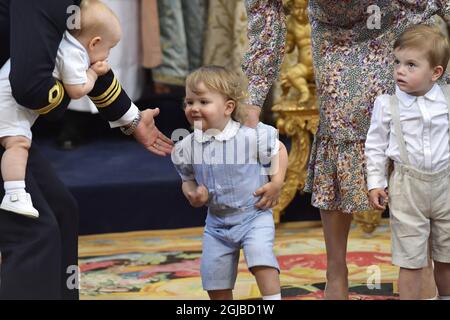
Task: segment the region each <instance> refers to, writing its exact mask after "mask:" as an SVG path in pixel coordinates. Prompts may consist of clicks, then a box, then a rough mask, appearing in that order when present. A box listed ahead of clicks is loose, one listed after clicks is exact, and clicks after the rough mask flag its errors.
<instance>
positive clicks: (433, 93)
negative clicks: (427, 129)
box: [395, 83, 445, 108]
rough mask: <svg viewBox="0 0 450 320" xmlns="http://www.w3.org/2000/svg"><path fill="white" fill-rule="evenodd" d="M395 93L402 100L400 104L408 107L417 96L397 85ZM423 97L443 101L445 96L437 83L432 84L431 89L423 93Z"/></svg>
mask: <svg viewBox="0 0 450 320" xmlns="http://www.w3.org/2000/svg"><path fill="white" fill-rule="evenodd" d="M395 95H396V96H397V98H398V99H399V100H400V101H401V102H402V104H403V105H404V106H405V107H408V108H409V107H410V106H411V105H412V104H413V103H414V102H415V101H416V100H417V98H418V97H417V96H413V95H410V94H408V93H406V92H404V91H402V90H400V88H399V87H398V86H395ZM423 97H424V98H426V99H428V100H430V101H433V102H444V103H445V97H444V93H443V92H442V89H441V88H440V87H439V85H438V84H436V83H435V84H434V85H433V87H431V89H430V90H429V91H428V92H427V93H425V94H424V95H423Z"/></svg>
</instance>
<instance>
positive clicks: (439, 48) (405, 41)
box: [394, 24, 450, 72]
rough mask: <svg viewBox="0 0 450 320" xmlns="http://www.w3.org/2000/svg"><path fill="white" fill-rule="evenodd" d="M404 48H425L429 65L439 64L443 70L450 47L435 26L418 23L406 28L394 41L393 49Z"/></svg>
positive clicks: (449, 54)
mask: <svg viewBox="0 0 450 320" xmlns="http://www.w3.org/2000/svg"><path fill="white" fill-rule="evenodd" d="M405 48H414V49H419V50H422V49H425V50H426V57H427V60H428V62H429V63H430V66H431V67H433V68H434V67H437V66H441V67H442V68H444V72H445V70H446V68H447V64H448V60H449V58H450V47H449V43H448V39H447V37H446V36H444V35H443V34H442V32H441V31H440V30H439V29H438V28H437V27H432V26H428V25H425V24H419V25H414V26H411V27H409V28H407V29H406V30H405V31H404V32H403V33H402V34H401V35H400V37H399V38H398V39H397V41H395V43H394V49H405Z"/></svg>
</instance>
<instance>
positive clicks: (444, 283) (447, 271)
mask: <svg viewBox="0 0 450 320" xmlns="http://www.w3.org/2000/svg"><path fill="white" fill-rule="evenodd" d="M434 277H435V279H436V285H437V287H438V291H439V296H446V297H450V263H442V262H437V261H435V262H434Z"/></svg>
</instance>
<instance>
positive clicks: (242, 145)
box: [172, 66, 287, 300]
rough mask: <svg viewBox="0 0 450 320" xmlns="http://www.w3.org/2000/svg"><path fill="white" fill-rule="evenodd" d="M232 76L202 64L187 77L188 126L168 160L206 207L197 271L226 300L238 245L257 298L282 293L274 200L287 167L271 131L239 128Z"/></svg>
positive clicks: (237, 89) (187, 191)
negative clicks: (258, 294) (190, 127)
mask: <svg viewBox="0 0 450 320" xmlns="http://www.w3.org/2000/svg"><path fill="white" fill-rule="evenodd" d="M242 87H243V86H242V84H241V82H240V79H239V77H238V76H237V75H235V74H233V73H231V72H229V71H228V70H227V69H225V68H223V67H219V66H205V67H201V68H200V69H198V70H196V71H194V72H193V73H191V74H190V75H189V76H188V78H187V79H186V98H185V114H186V117H187V119H188V121H189V122H190V123H191V124H192V125H193V126H194V132H193V133H191V134H189V135H187V136H186V137H184V139H183V140H181V141H179V142H178V143H177V144H176V146H175V148H174V150H173V153H172V161H173V163H174V165H175V168H176V169H177V171H178V173H179V174H180V176H181V178H182V180H183V184H182V190H183V193H184V195H185V196H186V198H187V199H188V201H189V202H190V204H191V205H192V206H194V207H201V206H203V205H207V206H208V216H207V218H206V226H205V229H204V234H203V252H202V259H201V276H202V284H203V288H204V290H206V291H208V295H209V297H210V298H211V299H232V298H233V293H232V290H233V288H234V284H235V281H236V276H237V267H238V262H239V254H240V249H241V248H242V249H243V251H244V255H245V260H246V262H247V266H248V268H249V270H250V271H251V272H252V273H253V275H254V276H255V278H256V282H257V284H258V287H259V290H260V292H261V294H262V296H263V299H265V300H269V299H274V300H275V299H281V294H280V280H279V266H278V262H277V260H276V257H275V255H274V253H273V242H274V236H275V226H274V222H273V217H272V210H271V208H272V207H273V206H274V205H276V204H277V201H278V198H279V196H280V192H281V187H282V185H283V181H284V177H285V174H286V168H287V151H286V148H285V146H284V145H283V144H282V143H281V142H280V141H279V140H278V132H277V130H276V129H275V128H273V127H271V126H267V125H264V124H263V123H259V124H258V126H257V127H256V129H254V128H249V127H246V126H244V125H242V124H240V123H239V122H238V121H239V120H241V121H243V120H244V119H243V118H244V115H243V112H242V110H241V109H240V105H239V103H240V102H241V101H242V99H243V98H244V94H243V90H242Z"/></svg>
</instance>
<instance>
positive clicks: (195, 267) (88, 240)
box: [79, 221, 398, 300]
mask: <svg viewBox="0 0 450 320" xmlns="http://www.w3.org/2000/svg"><path fill="white" fill-rule="evenodd" d="M202 231H203V230H202V228H191V229H178V230H166V231H149V232H129V233H116V234H104V235H96V236H83V237H81V238H80V258H79V264H80V268H81V271H82V272H81V292H80V293H81V299H194V300H195V299H208V296H207V294H206V292H204V291H203V289H202V287H201V279H200V257H201V237H202ZM274 250H275V254H276V255H277V258H278V262H279V264H280V268H281V275H280V279H281V285H282V296H283V299H295V300H297V299H298V300H299V299H321V298H322V297H323V289H324V286H325V283H324V282H325V280H324V279H325V271H326V256H325V243H324V240H323V233H322V228H321V227H320V225H318V224H317V223H316V222H311V223H305V222H300V223H286V224H281V225H280V226H278V228H277V233H276V240H275V248H274ZM390 260H391V255H390V233H389V226H388V224H387V221H383V224H382V225H381V226H379V227H378V229H377V230H376V231H375V232H374V234H373V235H372V236H370V237H367V236H366V235H364V233H363V232H362V231H361V230H360V228H359V227H356V226H354V227H352V230H351V233H350V239H349V244H348V256H347V263H348V268H349V279H350V297H351V299H396V298H397V297H396V296H397V295H396V294H394V293H395V292H396V291H397V290H396V282H395V281H394V280H395V279H396V277H397V274H398V268H397V267H395V266H392V265H391V262H390ZM234 296H235V298H236V299H259V298H260V293H259V290H258V288H257V286H256V282H255V279H254V277H253V276H252V274H251V273H250V272H249V271H248V269H247V267H246V264H245V260H244V258H243V254H242V253H241V258H240V262H239V274H238V278H237V281H236V286H235V290H234Z"/></svg>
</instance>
